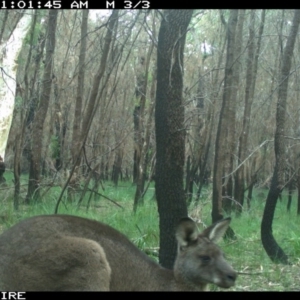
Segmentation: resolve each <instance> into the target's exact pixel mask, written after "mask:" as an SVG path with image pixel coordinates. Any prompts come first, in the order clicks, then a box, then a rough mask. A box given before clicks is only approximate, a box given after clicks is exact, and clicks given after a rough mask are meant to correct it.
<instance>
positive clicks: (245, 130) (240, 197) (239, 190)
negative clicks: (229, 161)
mask: <svg viewBox="0 0 300 300" xmlns="http://www.w3.org/2000/svg"><path fill="white" fill-rule="evenodd" d="M255 14H256V10H252V11H251V15H250V27H249V41H248V58H247V74H246V87H245V106H244V116H243V127H242V130H241V134H240V138H239V151H238V163H239V164H240V163H242V162H243V161H244V160H245V158H246V154H247V147H248V136H249V131H250V118H251V108H252V103H253V99H254V91H255V83H256V74H257V65H258V57H259V54H260V45H261V39H262V34H263V30H264V24H265V10H263V11H262V14H261V24H260V28H259V34H258V41H257V46H256V49H255V39H256V37H255V31H254V29H255V28H254V25H255ZM252 188H253V185H252ZM244 192H245V167H244V164H242V165H241V167H240V168H239V169H238V170H237V172H236V176H235V191H234V199H235V200H236V201H237V202H238V204H239V205H237V206H236V211H237V212H238V213H241V212H242V207H243V204H244ZM251 193H252V189H251ZM248 199H249V198H248ZM248 203H249V204H250V202H249V201H248ZM248 206H249V205H248Z"/></svg>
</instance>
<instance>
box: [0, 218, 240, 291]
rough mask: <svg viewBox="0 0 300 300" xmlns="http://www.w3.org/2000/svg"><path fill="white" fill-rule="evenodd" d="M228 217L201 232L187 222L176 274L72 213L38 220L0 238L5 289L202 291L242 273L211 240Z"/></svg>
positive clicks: (0, 282) (0, 280) (181, 227)
mask: <svg viewBox="0 0 300 300" xmlns="http://www.w3.org/2000/svg"><path fill="white" fill-rule="evenodd" d="M229 223H230V218H227V219H223V220H221V221H219V222H217V223H215V224H213V225H211V226H209V227H208V228H206V229H205V230H204V231H203V232H202V233H200V234H199V233H198V231H197V227H196V224H195V223H194V221H192V220H191V219H189V218H183V219H181V221H180V222H179V224H178V227H177V230H176V238H177V241H178V254H177V258H176V261H175V264H174V269H173V270H169V269H165V268H163V267H161V266H160V265H159V264H158V263H156V262H155V261H153V260H152V259H150V258H149V257H148V256H147V255H146V254H145V253H143V252H142V251H140V250H139V249H138V248H137V247H136V246H135V245H134V244H133V243H131V242H130V241H129V239H128V238H127V237H126V236H125V235H123V234H122V233H120V232H118V231H117V230H115V229H113V228H112V227H110V226H108V225H106V224H103V223H100V222H97V221H93V220H89V219H85V218H81V217H76V216H71V215H44V216H36V217H32V218H29V219H26V220H23V221H21V222H20V223H18V224H16V225H14V226H12V227H11V228H10V229H8V230H7V231H5V232H4V233H3V234H2V235H0V290H1V291H173V290H178V291H203V290H206V288H207V284H208V283H213V284H216V285H217V286H220V287H222V288H229V287H231V286H233V285H234V283H235V280H236V277H237V273H236V272H235V271H234V270H233V269H232V267H231V266H230V265H229V264H228V263H227V262H226V260H225V259H224V256H223V253H222V251H221V250H220V249H219V247H218V246H217V245H216V244H215V243H214V242H216V241H218V240H219V239H220V238H222V236H223V235H224V233H225V231H226V229H227V228H228V226H229Z"/></svg>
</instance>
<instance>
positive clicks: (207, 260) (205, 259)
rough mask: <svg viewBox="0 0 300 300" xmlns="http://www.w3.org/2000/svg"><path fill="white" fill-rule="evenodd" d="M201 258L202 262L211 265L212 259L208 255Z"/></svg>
mask: <svg viewBox="0 0 300 300" xmlns="http://www.w3.org/2000/svg"><path fill="white" fill-rule="evenodd" d="M199 258H200V259H201V261H202V262H203V263H205V264H207V263H209V262H210V257H209V256H207V255H201V256H199Z"/></svg>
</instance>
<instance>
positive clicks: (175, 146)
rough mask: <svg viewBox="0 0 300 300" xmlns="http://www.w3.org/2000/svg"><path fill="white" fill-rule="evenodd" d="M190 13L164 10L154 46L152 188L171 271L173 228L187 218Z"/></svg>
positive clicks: (162, 248)
mask: <svg viewBox="0 0 300 300" xmlns="http://www.w3.org/2000/svg"><path fill="white" fill-rule="evenodd" d="M192 13H193V11H192V10H166V11H164V14H163V18H162V21H161V27H160V30H159V36H158V47H157V90H156V110H155V133H156V151H157V153H156V169H155V188H156V198H157V205H158V212H159V226H160V251H159V261H160V263H161V265H162V266H164V267H166V268H172V267H173V264H174V260H175V257H176V252H177V243H176V240H175V236H174V228H175V225H176V224H177V222H178V220H179V218H181V217H184V216H186V215H187V207H186V203H185V199H184V189H183V167H184V147H185V142H184V139H185V131H184V106H183V103H182V88H183V70H184V67H183V50H184V44H185V37H186V31H187V27H188V24H189V22H190V20H191V17H192Z"/></svg>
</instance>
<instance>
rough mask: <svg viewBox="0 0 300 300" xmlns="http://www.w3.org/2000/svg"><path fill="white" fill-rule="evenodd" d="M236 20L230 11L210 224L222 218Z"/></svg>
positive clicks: (233, 12) (234, 14) (236, 11)
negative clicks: (227, 123)
mask: <svg viewBox="0 0 300 300" xmlns="http://www.w3.org/2000/svg"><path fill="white" fill-rule="evenodd" d="M237 19H238V10H231V11H230V17H229V21H228V33H227V39H228V42H227V57H226V66H225V79H224V89H223V100H222V107H221V111H220V117H219V125H218V129H217V137H216V146H215V160H214V174H213V196H212V222H213V223H215V222H216V221H218V220H220V219H222V218H223V212H222V203H223V201H222V200H223V198H222V194H223V193H222V184H223V180H222V177H223V170H224V167H225V156H224V155H225V152H224V148H225V139H226V128H227V127H228V126H227V125H225V124H226V122H227V118H228V109H229V107H230V97H231V95H230V92H231V89H230V87H231V85H232V76H233V70H232V68H233V65H234V48H233V47H234V44H235V32H236V25H237Z"/></svg>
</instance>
